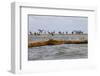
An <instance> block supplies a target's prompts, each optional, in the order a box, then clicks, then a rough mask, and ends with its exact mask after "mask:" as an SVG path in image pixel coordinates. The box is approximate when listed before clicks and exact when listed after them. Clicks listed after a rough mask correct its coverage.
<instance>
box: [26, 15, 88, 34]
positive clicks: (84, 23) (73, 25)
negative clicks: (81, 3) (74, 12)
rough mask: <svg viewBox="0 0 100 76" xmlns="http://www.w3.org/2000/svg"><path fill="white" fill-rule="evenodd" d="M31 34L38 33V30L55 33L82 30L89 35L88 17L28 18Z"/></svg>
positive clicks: (35, 16) (41, 16) (37, 16)
mask: <svg viewBox="0 0 100 76" xmlns="http://www.w3.org/2000/svg"><path fill="white" fill-rule="evenodd" d="M28 19H29V20H28V21H29V22H28V27H29V32H30V31H31V32H38V29H43V30H46V31H50V32H51V31H55V32H59V31H62V32H66V31H67V32H68V33H71V32H72V31H73V30H81V31H83V32H84V33H88V17H81V16H80V17H79V16H43V15H29V16H28Z"/></svg>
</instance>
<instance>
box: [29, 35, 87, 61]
mask: <svg viewBox="0 0 100 76" xmlns="http://www.w3.org/2000/svg"><path fill="white" fill-rule="evenodd" d="M81 37H85V38H86V39H87V35H82V36H74V37H73V36H53V39H67V40H70V39H71V40H72V39H80V38H81ZM31 38H32V41H43V40H48V38H47V37H44V36H43V37H39V36H38V37H36V36H31ZM50 38H51V36H50ZM87 57H88V44H61V45H50V46H40V47H32V48H28V60H54V59H79V58H87Z"/></svg>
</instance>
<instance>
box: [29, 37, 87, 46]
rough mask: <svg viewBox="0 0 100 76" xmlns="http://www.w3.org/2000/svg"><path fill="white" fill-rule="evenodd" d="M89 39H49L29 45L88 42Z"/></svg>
mask: <svg viewBox="0 0 100 76" xmlns="http://www.w3.org/2000/svg"><path fill="white" fill-rule="evenodd" d="M87 43H88V41H87V40H53V39H50V40H47V41H37V42H30V43H28V47H29V48H31V47H39V46H47V45H60V44H87Z"/></svg>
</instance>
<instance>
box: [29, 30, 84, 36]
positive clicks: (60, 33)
mask: <svg viewBox="0 0 100 76" xmlns="http://www.w3.org/2000/svg"><path fill="white" fill-rule="evenodd" d="M41 34H49V35H52V36H53V35H55V34H59V35H64V34H86V33H84V32H83V31H81V30H74V31H72V32H71V33H69V32H68V31H66V32H62V31H58V32H55V31H51V32H50V31H45V30H41V29H38V32H31V31H30V32H29V35H41Z"/></svg>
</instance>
